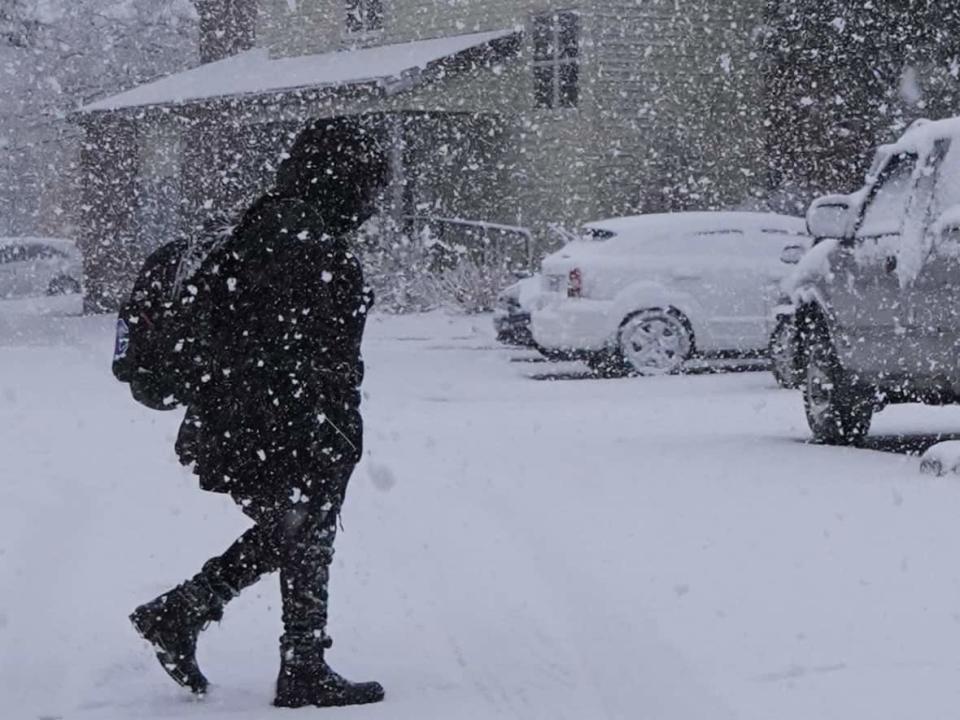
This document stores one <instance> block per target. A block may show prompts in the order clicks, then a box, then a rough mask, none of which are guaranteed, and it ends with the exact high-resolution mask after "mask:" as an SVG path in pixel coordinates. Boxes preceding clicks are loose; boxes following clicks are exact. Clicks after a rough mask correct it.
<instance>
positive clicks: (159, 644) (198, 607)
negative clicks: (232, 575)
mask: <svg viewBox="0 0 960 720" xmlns="http://www.w3.org/2000/svg"><path fill="white" fill-rule="evenodd" d="M234 594H235V593H233V592H232V591H231V590H230V589H229V588H228V587H226V586H218V583H216V582H211V581H210V579H209V578H208V577H206V576H205V575H204V573H200V574H199V575H197V576H195V577H194V578H193V579H192V580H187V581H186V582H185V583H182V584H181V585H178V586H177V587H175V588H174V589H173V590H171V591H169V592H167V593H164V594H163V595H161V596H160V597H158V598H157V599H156V600H153V601H152V602H149V603H147V604H145V605H141V606H140V607H138V608H137V609H136V610H134V611H133V613H132V614H131V615H130V622H132V623H133V627H134V628H136V630H137V632H138V633H140V636H141V637H143V639H144V640H147V641H148V642H149V643H150V644H151V645H153V648H154V650H156V653H157V660H159V661H160V665H161V666H162V667H163V669H164V670H165V671H166V672H167V674H168V675H169V676H170V677H171V678H173V679H174V681H175V682H176V683H177V684H178V685H182V686H183V687H187V688H189V689H190V690H191V692H193V693H196V694H197V695H203V694H205V693H206V691H207V678H205V677H204V675H203V673H202V672H200V667H199V666H198V665H197V636H198V635H199V634H200V632H201V631H202V630H203V629H205V628H206V627H207V625H209V624H210V623H211V622H214V621H219V620H220V618H222V617H223V606H224V605H225V604H226V602H227V601H228V600H229V599H230V598H231V597H233V595H234Z"/></svg>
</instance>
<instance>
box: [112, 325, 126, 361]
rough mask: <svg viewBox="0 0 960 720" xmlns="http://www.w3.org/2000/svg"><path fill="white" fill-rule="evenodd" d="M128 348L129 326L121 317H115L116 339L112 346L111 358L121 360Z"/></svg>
mask: <svg viewBox="0 0 960 720" xmlns="http://www.w3.org/2000/svg"><path fill="white" fill-rule="evenodd" d="M129 348H130V327H129V326H128V325H127V321H126V320H124V319H123V318H117V340H116V344H115V345H114V348H113V359H114V360H123V358H125V357H126V356H127V350H128V349H129Z"/></svg>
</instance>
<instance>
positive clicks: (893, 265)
mask: <svg viewBox="0 0 960 720" xmlns="http://www.w3.org/2000/svg"><path fill="white" fill-rule="evenodd" d="M883 269H884V270H886V271H887V272H888V273H892V272H893V271H894V270H896V269H897V256H896V255H887V258H886V260H884V261H883Z"/></svg>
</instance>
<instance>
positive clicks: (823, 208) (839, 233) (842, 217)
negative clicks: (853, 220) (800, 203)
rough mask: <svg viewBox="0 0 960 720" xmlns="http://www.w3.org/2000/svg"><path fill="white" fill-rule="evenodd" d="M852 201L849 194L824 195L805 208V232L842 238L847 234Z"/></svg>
mask: <svg viewBox="0 0 960 720" xmlns="http://www.w3.org/2000/svg"><path fill="white" fill-rule="evenodd" d="M853 206H854V204H853V202H852V200H851V198H850V196H849V195H824V196H823V197H820V198H817V199H816V200H814V201H813V202H812V203H811V204H810V209H809V210H807V232H808V233H810V235H811V236H813V237H814V238H818V239H819V238H838V239H840V238H843V237H844V236H845V235H846V234H847V227H848V226H849V224H850V223H849V221H850V216H851V214H852V212H853Z"/></svg>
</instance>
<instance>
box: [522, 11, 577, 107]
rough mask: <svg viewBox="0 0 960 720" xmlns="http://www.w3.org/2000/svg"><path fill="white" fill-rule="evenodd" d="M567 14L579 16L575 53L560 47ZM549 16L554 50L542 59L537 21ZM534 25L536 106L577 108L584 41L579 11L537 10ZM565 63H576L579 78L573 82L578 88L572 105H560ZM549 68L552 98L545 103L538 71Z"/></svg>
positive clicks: (550, 45)
mask: <svg viewBox="0 0 960 720" xmlns="http://www.w3.org/2000/svg"><path fill="white" fill-rule="evenodd" d="M564 15H572V16H574V17H575V18H576V28H577V34H576V43H577V47H576V53H575V54H574V55H572V56H570V55H564V52H563V49H562V48H561V47H560V37H561V22H560V18H561V16H564ZM544 19H548V21H549V31H550V41H549V47H550V49H551V53H550V57H548V58H543V57H540V58H538V57H537V44H536V43H537V28H536V25H537V23H538V22H540V21H542V20H544ZM531 22H532V23H533V25H534V27H533V32H532V33H531V35H532V37H533V43H534V47H533V73H534V76H533V83H534V86H533V95H534V107H536V108H537V109H540V110H571V109H575V108H577V107H578V106H579V105H580V52H581V50H582V43H581V41H580V38H581V34H582V30H583V28H582V23H581V16H580V11H579V10H575V9H566V10H551V11H550V12H545V13H537V14H536V15H534V16H533V18H532V21H531ZM565 66H574V67H576V72H577V78H576V82H575V85H574V88H575V94H576V97H575V100H574V102H573V103H572V104H561V99H562V97H563V93H562V92H561V84H562V83H561V79H560V78H561V76H562V72H561V70H562V68H563V67H565ZM542 69H547V70H548V71H549V72H550V80H551V86H550V97H549V100H548V102H547V103H546V104H544V103H542V102H541V101H540V96H539V92H538V91H539V82H540V81H539V79H538V72H537V71H538V70H542Z"/></svg>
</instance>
